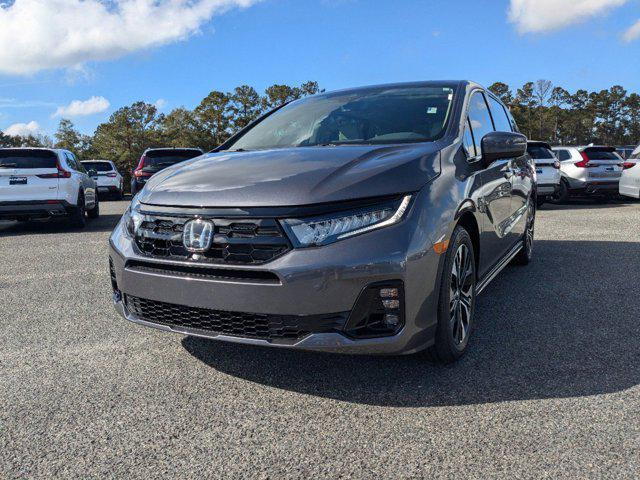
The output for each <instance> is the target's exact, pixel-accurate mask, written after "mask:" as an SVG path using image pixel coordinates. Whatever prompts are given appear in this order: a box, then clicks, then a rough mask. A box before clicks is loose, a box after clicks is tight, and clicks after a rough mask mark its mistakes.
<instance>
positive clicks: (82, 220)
mask: <svg viewBox="0 0 640 480" xmlns="http://www.w3.org/2000/svg"><path fill="white" fill-rule="evenodd" d="M85 213H86V211H85V206H84V194H83V193H82V192H80V193H79V194H78V203H77V206H76V207H75V208H74V209H73V210H72V212H71V215H70V218H69V222H70V223H71V225H72V226H73V227H76V228H84V227H85V226H86V225H87V217H86V215H85Z"/></svg>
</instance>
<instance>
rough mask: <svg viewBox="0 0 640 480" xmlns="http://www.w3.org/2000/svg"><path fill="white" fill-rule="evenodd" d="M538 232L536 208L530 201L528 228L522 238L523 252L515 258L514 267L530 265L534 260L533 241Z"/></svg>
mask: <svg viewBox="0 0 640 480" xmlns="http://www.w3.org/2000/svg"><path fill="white" fill-rule="evenodd" d="M535 232H536V207H535V206H534V204H533V202H532V201H529V211H528V213H527V226H526V227H525V230H524V235H523V237H522V242H523V246H522V250H520V251H519V252H518V254H517V255H516V256H515V257H514V258H513V264H514V265H529V263H531V260H533V241H534V237H535Z"/></svg>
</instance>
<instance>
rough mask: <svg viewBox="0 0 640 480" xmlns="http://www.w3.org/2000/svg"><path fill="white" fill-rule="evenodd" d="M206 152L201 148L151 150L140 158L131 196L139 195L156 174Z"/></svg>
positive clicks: (133, 176)
mask: <svg viewBox="0 0 640 480" xmlns="http://www.w3.org/2000/svg"><path fill="white" fill-rule="evenodd" d="M203 153H204V152H203V151H202V150H200V149H199V148H149V149H147V150H146V151H145V152H144V153H143V154H142V157H140V162H139V163H138V166H137V167H136V169H135V170H134V171H133V172H132V175H131V195H135V194H137V193H138V192H139V191H140V190H142V188H143V187H144V185H145V183H147V180H149V179H150V178H151V177H152V176H153V175H155V174H156V173H158V172H160V171H162V170H164V169H165V168H167V167H171V166H172V165H175V164H176V163H180V162H184V161H185V160H190V159H192V158H195V157H199V156H200V155H202V154H203Z"/></svg>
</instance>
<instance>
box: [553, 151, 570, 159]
mask: <svg viewBox="0 0 640 480" xmlns="http://www.w3.org/2000/svg"><path fill="white" fill-rule="evenodd" d="M556 154H557V155H558V159H559V160H561V161H562V160H570V159H571V154H570V153H569V150H556Z"/></svg>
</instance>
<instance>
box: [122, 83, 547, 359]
mask: <svg viewBox="0 0 640 480" xmlns="http://www.w3.org/2000/svg"><path fill="white" fill-rule="evenodd" d="M526 151H527V140H526V137H524V136H523V135H521V134H520V133H517V125H516V123H515V121H514V120H513V118H512V117H511V115H510V114H509V111H508V109H507V108H506V107H505V106H504V105H503V104H502V102H501V101H500V100H499V99H498V98H497V97H496V96H494V95H493V94H492V93H491V92H489V91H487V90H485V89H483V88H482V87H481V86H479V85H477V84H475V83H471V82H419V83H407V84H395V85H383V86H375V87H364V88H357V89H351V90H343V91H339V92H333V93H324V94H318V95H314V96H311V97H307V98H304V99H300V100H296V101H294V102H291V103H289V104H287V105H286V106H283V107H281V108H279V109H277V110H275V111H274V112H270V114H268V115H266V116H264V117H262V118H260V119H259V120H257V121H256V122H255V123H253V124H251V125H250V126H248V127H247V128H245V129H244V130H242V131H240V132H239V133H238V134H236V135H235V136H233V137H232V138H231V139H230V140H229V141H228V142H227V143H225V144H224V145H222V146H221V147H219V148H217V149H216V150H214V152H211V153H209V154H207V155H205V156H202V157H201V158H197V159H193V160H189V161H186V162H183V163H181V164H179V165H174V166H172V167H169V168H167V169H166V170H164V171H163V172H160V173H158V174H157V175H156V176H154V177H153V178H152V179H151V180H150V181H149V183H147V185H146V187H145V188H144V189H143V190H142V191H141V192H140V194H139V195H138V196H137V197H136V198H134V200H133V202H132V204H131V206H130V207H129V209H128V211H127V212H126V213H125V215H124V216H123V218H122V220H121V221H120V222H119V224H118V225H117V227H116V228H115V230H114V232H113V233H112V235H111V238H110V271H111V283H112V287H113V300H114V304H115V307H116V309H117V310H118V312H119V313H120V314H121V315H123V316H124V317H125V318H126V319H128V320H130V321H132V322H135V323H139V324H141V325H145V326H149V327H155V328H158V329H161V330H165V331H168V332H179V333H182V334H187V335H195V336H201V337H207V338H213V339H217V340H224V341H229V342H236V343H246V344H254V345H265V346H271V347H278V348H297V349H308V350H318V351H330V352H351V353H362V354H408V353H413V352H418V351H421V350H425V349H428V351H429V353H430V354H431V356H432V357H433V358H435V359H437V360H439V361H442V362H452V361H455V360H456V359H458V358H459V357H460V356H461V355H462V354H463V353H464V352H465V351H466V350H467V347H468V345H469V339H470V338H471V333H472V331H473V327H474V313H475V300H476V296H477V295H478V294H479V293H480V292H482V291H484V290H485V289H486V287H487V286H488V285H489V283H490V282H491V281H492V280H493V279H494V278H495V277H496V276H497V275H498V274H499V272H500V271H501V270H502V269H503V268H505V267H506V266H507V265H508V264H509V263H511V262H515V263H517V264H521V265H526V264H528V263H529V262H530V261H531V259H532V255H533V238H534V226H535V214H536V204H535V198H536V183H535V169H534V165H533V161H532V160H531V158H530V157H529V155H527V153H526Z"/></svg>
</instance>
